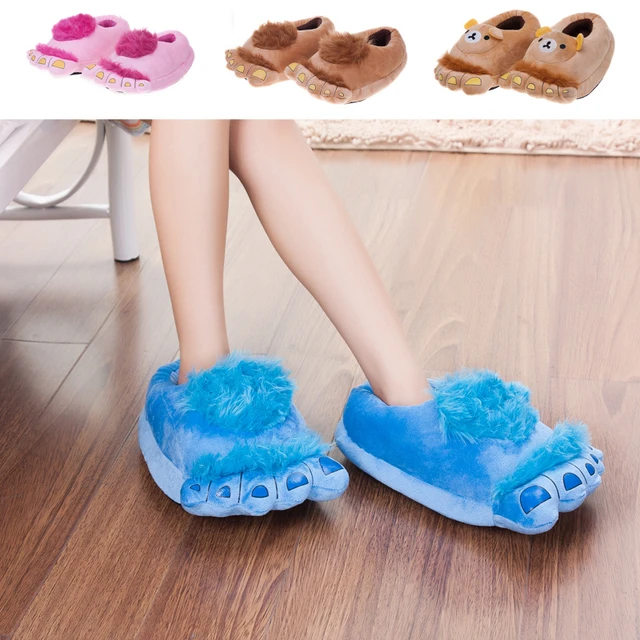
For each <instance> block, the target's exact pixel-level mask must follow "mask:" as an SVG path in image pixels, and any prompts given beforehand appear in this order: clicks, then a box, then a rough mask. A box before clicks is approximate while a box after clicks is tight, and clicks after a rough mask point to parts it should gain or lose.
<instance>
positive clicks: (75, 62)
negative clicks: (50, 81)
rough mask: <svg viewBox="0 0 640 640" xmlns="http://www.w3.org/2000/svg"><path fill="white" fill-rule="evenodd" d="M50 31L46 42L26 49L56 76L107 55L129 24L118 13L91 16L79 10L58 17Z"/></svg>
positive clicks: (37, 64)
mask: <svg viewBox="0 0 640 640" xmlns="http://www.w3.org/2000/svg"><path fill="white" fill-rule="evenodd" d="M51 31H52V34H53V38H52V39H51V40H49V42H48V43H47V44H39V45H37V46H36V48H35V49H31V50H29V51H28V52H27V57H28V58H29V62H30V63H31V64H32V65H33V66H34V67H37V68H38V69H48V70H49V71H51V73H55V74H57V75H71V74H72V73H81V72H82V71H83V69H85V68H87V67H88V68H92V67H94V66H95V65H96V64H97V62H98V60H100V58H102V57H103V56H106V55H109V54H110V53H111V52H112V51H113V50H114V48H115V46H116V43H117V42H118V40H119V39H120V37H121V36H122V35H123V34H124V33H126V32H127V31H129V25H128V23H127V21H126V20H123V19H122V18H119V17H118V16H100V17H98V18H94V17H93V16H90V15H88V14H86V13H79V14H78V15H77V16H72V17H71V18H65V19H64V20H60V22H58V23H57V24H56V25H54V27H53V29H52V30H51Z"/></svg>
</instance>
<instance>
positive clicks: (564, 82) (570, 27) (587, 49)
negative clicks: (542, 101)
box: [500, 13, 615, 103]
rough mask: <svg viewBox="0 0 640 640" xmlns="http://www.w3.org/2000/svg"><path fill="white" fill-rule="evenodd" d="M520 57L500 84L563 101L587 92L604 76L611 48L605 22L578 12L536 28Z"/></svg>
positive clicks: (582, 95)
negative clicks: (532, 38) (551, 25)
mask: <svg viewBox="0 0 640 640" xmlns="http://www.w3.org/2000/svg"><path fill="white" fill-rule="evenodd" d="M536 36H537V37H536V39H535V40H534V41H533V42H532V43H531V45H530V46H529V48H528V50H527V52H526V54H525V56H524V57H523V59H522V60H520V61H518V62H517V63H515V64H514V65H513V67H512V68H511V69H510V71H509V72H508V73H505V74H504V75H502V76H501V78H500V86H502V87H504V88H511V89H515V90H516V91H521V92H522V93H526V94H527V95H530V96H534V97H536V98H546V99H547V100H551V101H553V102H560V103H567V102H573V101H574V100H576V99H578V98H584V97H585V96H587V95H589V94H590V93H591V92H592V91H593V90H594V89H595V88H596V87H597V86H598V84H600V81H601V80H602V78H603V77H604V75H605V73H606V72H607V69H608V68H609V65H610V63H611V58H612V57H613V51H614V48H615V42H614V38H613V34H612V33H611V30H610V29H609V27H608V26H607V23H606V22H605V21H604V20H603V19H602V18H601V17H600V16H599V15H597V14H595V13H579V14H576V15H572V16H568V17H567V18H565V19H564V20H561V21H560V22H559V23H558V24H557V25H555V27H553V28H551V29H550V28H549V27H543V28H541V29H539V30H538V32H537V34H536Z"/></svg>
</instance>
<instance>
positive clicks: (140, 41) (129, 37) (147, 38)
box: [116, 29, 158, 58]
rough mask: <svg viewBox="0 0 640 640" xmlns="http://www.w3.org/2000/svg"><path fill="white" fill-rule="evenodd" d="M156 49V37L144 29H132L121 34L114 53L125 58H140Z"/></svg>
mask: <svg viewBox="0 0 640 640" xmlns="http://www.w3.org/2000/svg"><path fill="white" fill-rule="evenodd" d="M157 47H158V37H157V36H156V34H155V33H150V32H149V31H147V30H146V29H134V30H133V31H128V32H127V33H124V34H122V37H121V38H120V40H119V41H118V44H117V45H116V53H117V54H118V55H119V56H124V57H125V58H142V56H148V55H149V54H150V53H153V52H154V51H155V50H156V49H157Z"/></svg>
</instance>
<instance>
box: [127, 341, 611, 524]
mask: <svg viewBox="0 0 640 640" xmlns="http://www.w3.org/2000/svg"><path fill="white" fill-rule="evenodd" d="M178 369H179V362H174V363H172V364H169V365H166V366H164V367H161V368H160V369H159V370H158V371H157V373H156V374H155V375H154V376H153V378H152V379H151V382H150V384H149V390H148V393H147V400H146V403H145V407H144V410H143V412H142V414H141V416H140V420H139V425H138V434H139V441H140V448H141V449H142V453H143V455H144V458H145V460H146V462H147V465H148V467H149V471H150V472H151V475H152V477H153V479H154V480H155V482H156V484H157V485H158V486H159V487H160V488H161V489H162V491H163V492H164V493H165V494H166V495H167V496H169V497H170V498H171V499H172V500H174V501H176V502H178V503H180V504H181V505H182V507H183V508H184V509H185V510H186V511H188V512H189V513H192V514H195V515H201V516H217V517H225V516H232V515H253V516H257V515H264V514H266V513H268V512H269V511H272V510H282V509H289V508H291V507H294V506H296V505H298V504H300V503H302V502H304V501H305V500H314V501H325V500H333V499H334V498H337V497H339V496H340V495H341V494H342V493H343V492H344V491H345V489H346V488H347V485H348V484H349V476H348V474H347V471H346V469H345V468H344V467H343V466H342V465H341V464H340V463H339V462H337V461H336V460H334V459H333V458H331V457H329V456H328V452H329V449H330V445H329V444H327V443H324V442H323V441H322V440H321V439H320V438H319V436H318V435H317V434H316V433H314V432H313V431H311V430H310V429H309V428H308V427H307V426H306V424H305V422H304V419H303V418H302V416H301V415H300V413H299V412H298V410H297V409H296V407H295V406H294V405H293V391H294V385H293V383H292V381H291V379H290V377H289V375H288V372H287V371H285V370H284V369H283V368H282V366H281V364H280V362H279V361H277V360H273V359H268V358H258V357H249V356H245V355H242V354H237V353H234V354H231V355H230V356H227V357H226V358H223V359H222V360H220V361H219V362H218V363H217V364H216V365H215V366H214V367H212V368H211V369H209V370H206V371H201V372H198V373H193V374H192V375H190V376H189V379H188V381H187V382H186V383H185V384H182V385H178V384H177V380H178ZM431 391H432V395H433V399H432V400H429V401H427V402H425V403H424V404H421V405H416V406H411V407H394V406H389V405H386V404H385V403H384V402H382V400H380V399H379V398H378V397H377V396H376V395H375V394H374V393H373V391H372V389H371V387H370V386H369V385H367V384H365V385H362V386H360V387H357V388H355V389H353V391H352V392H351V394H350V396H349V399H348V401H347V404H346V407H345V410H344V414H343V417H342V420H341V421H340V424H339V425H338V427H337V430H336V442H337V445H338V447H339V448H340V450H341V451H342V452H343V453H344V455H345V456H346V457H347V458H348V459H349V460H350V461H351V462H353V464H355V465H356V466H358V467H360V469H362V470H363V471H365V472H366V473H368V474H369V475H371V476H373V477H374V478H376V479H377V480H379V481H380V482H382V483H384V484H386V485H387V486H389V487H391V488H392V489H395V490H396V491H399V492H400V493H402V494H404V495H406V496H408V497H409V498H412V499H413V500H415V501H417V502H419V503H420V504H423V505H424V506H426V507H429V508H430V509H433V510H434V511H437V512H439V513H441V514H442V515H445V516H447V517H449V518H453V519H455V520H459V521H461V522H466V523H468V524H474V525H480V526H498V527H504V528H506V529H511V530H513V531H518V532H520V533H526V534H533V533H542V532H544V531H547V530H548V529H550V528H551V527H552V526H553V525H554V524H555V523H556V521H557V519H558V514H559V512H563V511H572V510H574V509H576V508H577V507H579V506H580V505H581V504H582V502H583V501H584V500H585V498H586V497H587V496H588V495H589V494H590V493H592V492H593V491H594V490H595V489H596V488H597V487H598V486H599V485H600V483H601V476H602V473H603V472H604V464H603V454H602V452H601V451H599V450H598V449H595V448H593V447H592V446H591V445H590V444H589V435H588V432H587V429H586V427H585V426H584V425H581V424H571V423H561V424H559V425H557V426H556V428H555V429H553V430H552V429H550V428H549V427H547V426H545V425H543V424H542V423H541V422H540V421H539V416H538V413H537V411H536V410H535V409H534V408H533V407H532V406H531V404H530V401H529V392H528V390H527V389H526V388H525V387H523V386H522V385H520V384H518V383H506V382H503V381H502V380H501V379H500V378H499V377H498V376H497V375H496V374H494V373H492V372H490V371H470V372H462V373H458V374H454V375H450V376H447V377H445V378H444V379H441V380H433V381H431Z"/></svg>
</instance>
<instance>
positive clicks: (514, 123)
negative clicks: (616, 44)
mask: <svg viewBox="0 0 640 640" xmlns="http://www.w3.org/2000/svg"><path fill="white" fill-rule="evenodd" d="M298 124H299V125H300V127H301V129H302V131H303V133H304V135H305V136H306V137H307V139H308V141H309V143H310V144H311V146H312V147H313V148H314V149H381V150H382V149H384V150H390V149H396V150H403V151H448V152H466V153H469V152H470V153H516V154H547V155H549V154H554V155H555V154H560V155H580V156H618V157H620V156H622V157H625V156H626V157H636V158H639V157H640V120H299V121H298Z"/></svg>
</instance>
